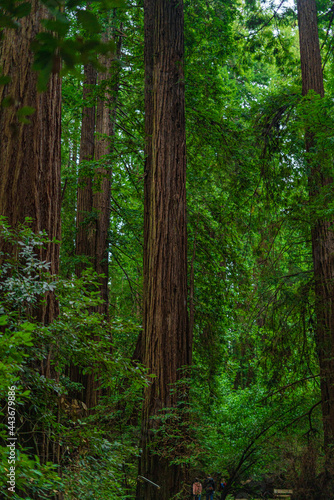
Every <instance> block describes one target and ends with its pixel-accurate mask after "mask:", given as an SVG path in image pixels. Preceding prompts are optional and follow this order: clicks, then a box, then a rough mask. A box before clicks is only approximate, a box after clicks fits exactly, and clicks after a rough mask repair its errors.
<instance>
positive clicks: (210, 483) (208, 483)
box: [204, 474, 215, 500]
mask: <svg viewBox="0 0 334 500" xmlns="http://www.w3.org/2000/svg"><path fill="white" fill-rule="evenodd" d="M204 488H205V492H206V500H213V495H214V492H215V482H214V479H213V477H212V476H210V474H209V475H208V476H207V478H206V480H205V482H204Z"/></svg>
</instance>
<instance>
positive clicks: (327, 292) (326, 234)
mask: <svg viewBox="0 0 334 500" xmlns="http://www.w3.org/2000/svg"><path fill="white" fill-rule="evenodd" d="M297 6H298V24H299V40H300V58H301V69H302V86H303V95H307V93H308V92H309V91H310V90H313V91H315V92H316V93H317V94H319V95H320V96H321V97H323V96H324V84H323V72H322V66H321V56H320V47H319V38H318V26H317V11H316V2H315V0H298V1H297ZM305 146H306V152H307V154H308V162H309V167H310V169H309V172H310V173H309V196H310V202H311V203H314V202H315V201H316V199H317V197H318V195H319V193H320V192H321V190H322V189H323V188H324V187H326V186H329V185H330V184H332V182H333V180H332V177H331V176H330V175H329V173H328V171H327V167H326V159H325V158H324V159H323V162H321V161H319V160H316V161H314V160H312V159H311V158H312V156H311V155H312V154H313V153H314V152H315V151H316V149H317V142H316V138H315V136H314V134H313V133H312V131H310V130H306V132H305ZM314 205H315V203H314ZM311 236H312V255H313V267H314V281H315V312H316V318H317V323H316V342H317V350H318V356H319V365H320V382H321V399H322V416H323V428H324V445H325V452H326V458H327V466H329V465H330V464H331V463H332V462H333V450H334V448H333V447H334V288H333V286H334V235H333V221H329V220H324V219H320V218H319V217H315V218H314V220H313V221H312V226H311Z"/></svg>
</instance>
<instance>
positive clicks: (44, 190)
mask: <svg viewBox="0 0 334 500" xmlns="http://www.w3.org/2000/svg"><path fill="white" fill-rule="evenodd" d="M31 4H32V9H31V14H30V15H29V16H27V17H25V18H23V19H21V20H20V26H19V28H18V29H16V30H5V34H4V40H3V41H2V44H1V47H0V51H1V56H0V67H2V68H3V73H4V75H9V76H10V77H11V81H10V83H8V84H7V85H5V86H0V101H1V102H2V100H3V99H4V98H10V99H11V102H12V103H13V104H12V105H10V106H9V107H1V108H0V136H1V141H0V214H1V215H4V216H6V217H7V218H8V222H9V223H10V224H11V225H12V226H14V227H15V226H17V225H18V224H19V223H22V222H24V220H25V217H31V218H32V219H33V222H32V225H31V227H32V229H33V231H34V232H39V231H43V230H45V231H46V232H47V234H48V236H49V238H50V240H52V239H53V238H56V239H58V240H59V239H60V123H61V119H60V112H61V80H60V78H59V75H58V74H53V75H52V76H51V78H50V82H49V85H48V89H47V91H46V92H43V93H39V92H37V89H36V86H37V74H36V73H35V72H33V71H32V70H31V65H32V62H33V54H32V52H31V51H30V50H29V46H30V42H31V41H32V40H33V38H34V37H35V35H36V34H37V33H39V32H40V31H41V29H42V28H41V24H40V21H41V19H43V18H45V17H47V15H48V14H47V11H46V9H45V7H41V6H40V4H39V3H38V2H37V0H32V2H31ZM23 106H31V107H33V108H35V110H36V111H35V113H34V114H33V115H32V116H30V117H29V119H30V124H23V123H22V122H20V121H19V120H18V119H17V115H16V112H17V110H18V109H19V108H21V107H23ZM0 245H2V244H0ZM3 249H4V248H1V250H3ZM40 258H41V260H46V261H47V262H50V263H51V267H50V272H51V273H52V274H57V272H58V266H59V246H58V244H56V243H49V244H48V245H47V247H46V248H45V249H41V250H40ZM57 311H58V305H57V302H56V301H55V299H54V296H53V294H48V295H47V297H46V304H45V305H44V306H43V307H41V308H39V310H38V311H37V315H38V319H40V320H41V321H43V322H44V323H49V322H51V321H52V320H53V318H54V317H55V316H56V315H57Z"/></svg>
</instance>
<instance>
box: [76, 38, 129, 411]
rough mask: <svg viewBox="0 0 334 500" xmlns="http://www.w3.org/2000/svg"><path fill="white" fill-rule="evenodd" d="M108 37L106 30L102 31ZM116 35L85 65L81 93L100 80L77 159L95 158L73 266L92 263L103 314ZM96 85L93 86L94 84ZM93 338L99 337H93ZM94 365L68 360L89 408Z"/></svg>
mask: <svg viewBox="0 0 334 500" xmlns="http://www.w3.org/2000/svg"><path fill="white" fill-rule="evenodd" d="M104 40H105V41H107V35H105V36H104ZM121 41H122V39H121V37H119V41H118V44H117V51H116V57H115V60H114V61H112V60H107V59H106V58H103V60H101V61H100V62H101V64H103V65H104V66H105V67H106V68H107V69H108V71H107V72H105V73H102V72H101V73H99V74H98V75H97V74H96V72H95V70H94V69H93V68H92V67H90V66H87V67H86V68H85V85H86V87H85V86H84V98H85V97H89V93H90V92H91V91H92V86H94V85H96V84H98V85H99V90H98V91H99V98H98V100H97V105H96V106H90V107H85V108H84V109H83V120H82V132H81V145H80V161H89V160H94V161H95V162H96V164H97V166H96V164H94V173H92V175H90V176H88V175H82V176H81V178H80V179H79V186H78V196H77V200H78V226H77V245H76V254H77V255H79V256H80V255H81V256H82V255H84V256H86V257H87V258H88V259H87V263H85V264H80V265H78V266H77V269H76V272H77V275H78V276H80V275H81V273H82V270H83V269H85V268H86V267H87V266H91V267H93V269H94V271H96V272H97V273H98V274H104V276H105V277H104V278H100V293H101V298H102V300H103V303H102V304H101V305H99V306H97V308H96V309H95V308H94V310H95V311H97V312H99V313H100V314H102V315H103V317H104V318H105V319H108V304H109V301H108V273H109V269H108V231H109V220H110V197H111V176H112V169H111V163H110V158H109V157H108V156H107V155H109V153H110V152H111V151H112V148H113V142H112V138H113V136H114V129H115V120H116V102H117V95H118V87H119V63H118V59H119V57H120V51H121ZM95 90H96V89H95ZM96 340H97V341H98V340H99V339H98V338H96ZM98 377H99V367H95V368H94V371H93V372H92V373H90V374H88V375H86V376H83V375H82V374H81V371H80V368H79V367H76V366H71V380H73V381H76V382H81V383H82V384H83V386H84V388H85V389H84V390H83V391H82V393H80V394H75V395H74V396H75V397H77V398H80V399H82V400H84V401H85V403H86V405H87V407H88V409H89V410H90V411H91V409H92V408H94V407H95V406H96V405H97V403H98V399H99V396H100V390H99V383H98Z"/></svg>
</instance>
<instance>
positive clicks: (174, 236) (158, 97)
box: [137, 0, 191, 500]
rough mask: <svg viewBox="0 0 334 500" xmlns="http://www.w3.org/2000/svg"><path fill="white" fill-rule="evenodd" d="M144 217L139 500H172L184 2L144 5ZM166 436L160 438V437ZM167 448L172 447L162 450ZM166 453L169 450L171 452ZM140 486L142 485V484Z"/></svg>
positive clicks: (184, 335) (181, 277)
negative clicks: (163, 429) (169, 430)
mask: <svg viewBox="0 0 334 500" xmlns="http://www.w3.org/2000/svg"><path fill="white" fill-rule="evenodd" d="M144 16H145V86H146V89H145V113H146V116H145V129H146V163H145V205H144V210H145V215H144V217H145V219H144V224H145V225H144V336H143V356H144V363H145V364H146V366H147V367H148V369H149V372H150V373H153V374H154V375H155V376H156V378H154V379H153V380H152V383H151V384H150V385H149V387H148V388H147V389H146V390H145V399H144V406H143V415H142V455H141V459H140V467H139V471H140V475H142V476H144V477H146V478H147V479H149V480H151V481H153V482H154V483H157V484H159V485H160V487H161V489H160V490H157V489H156V488H155V487H154V486H152V485H151V484H150V483H148V482H146V481H145V482H143V483H142V486H140V485H139V486H138V490H137V499H144V498H145V500H151V499H152V500H153V499H158V498H159V499H161V500H167V499H168V500H169V499H170V498H172V497H173V495H175V494H176V493H177V492H179V491H180V488H181V484H182V481H183V478H184V475H183V469H182V467H181V466H179V465H169V462H170V460H171V459H172V458H175V457H171V456H166V451H167V450H168V444H173V445H175V444H176V443H175V442H174V443H166V442H164V443H163V442H160V444H158V452H159V451H160V452H161V455H160V456H157V455H156V454H155V453H154V450H153V449H152V445H153V444H154V443H156V444H157V439H158V443H159V434H158V436H156V435H155V431H156V430H158V429H159V425H160V421H159V418H154V419H152V417H159V415H161V414H162V410H163V409H164V408H169V409H174V410H176V409H177V408H178V404H179V403H180V394H179V391H178V389H177V388H176V387H175V386H174V390H173V387H172V385H173V384H175V383H176V382H177V381H178V380H180V378H181V377H182V372H181V370H180V369H181V367H183V366H188V365H190V362H191V339H190V335H189V328H188V318H187V234H186V189H185V174H186V149H185V114H184V75H183V54H184V49H183V3H182V0H181V1H180V0H145V1H144ZM160 437H162V436H160ZM164 444H165V445H167V448H166V449H163V447H164ZM167 454H168V452H167ZM138 484H139V483H138Z"/></svg>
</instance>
